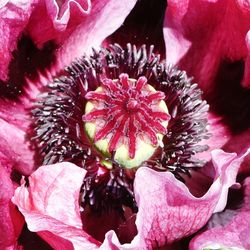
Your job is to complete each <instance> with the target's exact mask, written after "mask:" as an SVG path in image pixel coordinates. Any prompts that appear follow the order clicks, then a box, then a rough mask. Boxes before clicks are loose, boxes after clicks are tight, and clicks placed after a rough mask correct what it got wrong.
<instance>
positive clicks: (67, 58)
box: [58, 0, 136, 68]
mask: <svg viewBox="0 0 250 250" xmlns="http://www.w3.org/2000/svg"><path fill="white" fill-rule="evenodd" d="M135 3H136V0H128V1H125V2H124V1H116V0H103V1H93V2H92V8H91V11H90V13H89V15H87V16H86V17H85V18H84V19H83V20H82V22H81V23H80V25H79V26H77V28H76V29H75V30H74V31H73V32H72V33H71V34H70V36H69V37H67V40H65V42H64V43H63V46H62V47H61V48H60V49H59V52H58V57H59V59H58V60H59V68H61V67H62V66H64V65H68V64H69V63H70V62H71V61H72V60H73V59H74V58H76V57H79V55H83V54H84V53H85V52H90V50H91V49H92V48H93V47H98V46H100V44H101V43H102V42H103V40H104V39H105V38H106V37H107V36H109V35H110V34H112V33H113V32H114V31H115V30H116V29H117V28H119V27H120V26H121V25H122V23H123V22H124V20H125V18H126V16H127V15H128V14H129V13H130V11H131V10H132V8H133V7H134V5H135Z"/></svg>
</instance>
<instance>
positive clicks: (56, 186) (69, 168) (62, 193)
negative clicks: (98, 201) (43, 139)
mask: <svg viewBox="0 0 250 250" xmlns="http://www.w3.org/2000/svg"><path fill="white" fill-rule="evenodd" d="M85 174H86V171H85V170H83V169H81V168H79V167H76V166H75V165H74V164H71V163H59V164H55V165H48V166H43V167H40V168H39V169H38V170H37V171H35V172H34V173H33V174H32V175H31V176H30V177H29V187H28V188H27V187H26V185H25V184H22V185H21V187H19V188H17V189H16V191H15V195H14V197H13V200H12V201H13V202H14V203H15V204H16V205H17V206H18V208H19V210H20V212H21V213H22V214H23V215H24V217H25V220H26V222H27V224H28V228H29V230H30V231H33V232H38V234H39V235H40V236H41V237H42V238H43V239H44V240H46V241H47V242H48V243H49V244H50V245H51V246H52V247H53V248H54V249H58V250H59V249H60V250H61V249H65V250H69V249H86V250H87V249H93V250H94V249H96V248H97V245H98V242H96V241H95V240H94V239H93V238H91V237H90V236H89V235H88V234H87V233H85V232H84V231H83V230H82V223H81V218H80V210H79V204H78V197H79V191H80V187H81V184H82V181H83V178H84V176H85Z"/></svg>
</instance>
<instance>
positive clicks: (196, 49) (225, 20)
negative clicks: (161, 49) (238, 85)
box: [164, 0, 250, 91]
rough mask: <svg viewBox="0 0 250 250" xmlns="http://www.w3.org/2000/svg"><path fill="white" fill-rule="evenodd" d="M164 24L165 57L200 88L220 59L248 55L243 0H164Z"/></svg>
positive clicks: (249, 13) (249, 23)
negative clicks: (182, 70) (166, 0)
mask: <svg viewBox="0 0 250 250" xmlns="http://www.w3.org/2000/svg"><path fill="white" fill-rule="evenodd" d="M164 26H165V27H164V37H165V45H166V52H167V54H166V56H167V60H168V61H169V62H170V63H174V64H178V65H179V67H180V68H181V69H185V70H186V71H187V72H188V74H189V75H191V76H194V77H195V81H198V82H199V84H200V86H201V87H202V88H203V89H204V90H209V91H210V90H211V85H212V84H213V80H214V77H215V75H216V73H217V70H218V68H219V65H220V63H221V61H222V60H228V61H238V60H246V59H247V57H248V48H247V47H248V45H247V43H246V34H247V32H248V31H249V28H250V6H249V3H247V1H223V0H222V1H218V0H215V1H201V0H198V1H196V0H185V1H182V2H181V4H180V3H179V2H178V1H174V0H172V1H168V8H167V10H166V16H165V24H164ZM248 64H249V63H248V62H247V65H248ZM245 69H246V72H245V79H247V76H248V74H249V72H248V71H249V68H247V67H245Z"/></svg>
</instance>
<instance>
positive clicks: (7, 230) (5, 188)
mask: <svg viewBox="0 0 250 250" xmlns="http://www.w3.org/2000/svg"><path fill="white" fill-rule="evenodd" d="M13 194H14V187H13V184H12V182H11V180H10V178H9V174H8V173H7V171H6V170H5V169H4V168H3V167H2V166H1V165H0V207H1V209H0V228H1V230H0V249H8V247H9V248H10V249H11V248H12V247H14V246H15V245H16V241H17V239H18V236H19V234H20V232H21V229H22V226H23V224H24V220H23V218H22V216H21V214H20V213H19V212H18V210H17V209H16V207H15V206H14V205H13V204H12V203H11V201H10V199H11V197H12V196H13Z"/></svg>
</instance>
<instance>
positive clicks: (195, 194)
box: [0, 1, 249, 249]
mask: <svg viewBox="0 0 250 250" xmlns="http://www.w3.org/2000/svg"><path fill="white" fill-rule="evenodd" d="M151 4H152V6H153V7H155V9H154V10H161V12H160V13H161V14H162V13H163V11H162V10H164V8H163V7H165V5H166V4H165V3H163V1H159V3H158V4H153V3H152V2H150V1H149V2H147V3H146V4H145V2H144V1H141V2H138V3H137V5H136V6H135V7H134V5H135V1H129V2H127V3H126V4H123V3H117V2H116V1H102V2H100V1H93V2H90V1H81V2H80V1H77V2H76V1H66V2H64V3H60V2H49V1H45V2H43V1H34V2H31V1H29V2H27V3H26V5H25V4H20V6H19V5H18V4H13V3H11V2H6V3H4V4H3V8H2V10H3V13H4V16H5V17H6V18H5V19H3V21H2V23H3V25H6V26H7V27H8V28H7V31H9V34H10V35H9V36H6V35H5V36H3V37H4V39H5V40H4V39H3V43H2V44H3V45H4V46H5V47H4V48H5V49H3V51H4V52H6V53H5V55H4V57H3V58H4V60H3V62H4V63H2V64H1V65H0V66H1V71H0V72H2V74H1V79H2V80H4V81H5V82H3V85H2V86H1V88H2V93H3V95H2V98H1V123H2V126H1V130H2V132H1V138H2V139H1V140H2V147H1V155H2V157H1V165H2V166H3V167H2V179H3V182H2V183H3V184H2V185H3V190H7V191H6V193H3V194H1V195H2V197H3V198H1V201H3V202H2V204H3V206H2V207H3V210H2V211H9V212H8V213H7V215H8V216H7V217H1V218H2V225H3V226H4V227H5V228H6V232H8V233H7V234H3V237H1V238H2V242H0V243H1V246H2V247H3V248H7V247H12V248H15V247H16V248H20V247H21V248H22V247H23V248H24V249H25V248H27V247H28V243H27V241H29V240H27V237H26V236H25V235H26V234H29V231H32V232H36V233H37V235H39V236H40V237H41V238H42V239H43V241H42V240H41V239H40V238H38V237H36V236H33V237H35V238H34V241H36V243H35V244H37V245H36V249H38V248H39V247H46V248H48V249H49V246H48V245H46V243H45V242H47V243H49V245H50V246H51V247H52V248H53V249H98V248H100V249H152V248H157V247H163V246H165V247H166V248H170V249H171V248H176V247H177V248H178V247H182V246H181V245H178V244H179V243H174V242H178V241H181V240H182V239H183V238H184V237H187V236H190V235H193V234H194V233H196V232H197V231H198V230H199V229H201V228H202V227H203V226H204V225H205V224H206V223H207V221H208V220H209V218H210V217H211V216H212V214H213V213H217V212H221V211H223V210H224V208H225V206H226V203H227V195H228V189H229V188H230V187H231V186H234V187H236V188H239V184H237V181H236V177H237V173H238V171H239V169H240V166H242V162H243V161H244V160H245V159H246V156H247V155H248V153H249V150H247V149H248V148H249V145H248V144H247V143H248V142H247V140H246V138H242V134H243V133H244V134H245V135H248V134H249V133H248V132H247V131H246V129H247V128H248V121H249V120H247V118H248V116H247V115H246V114H247V103H248V100H249V99H248V98H247V97H249V92H248V91H247V90H245V89H243V88H242V87H237V90H238V91H239V94H238V92H237V95H236V96H235V99H236V100H237V104H238V105H239V107H240V108H242V109H241V110H242V115H241V117H240V118H239V117H238V118H235V119H234V116H233V115H235V113H234V112H230V110H228V109H227V108H225V105H224V103H223V102H222V101H221V100H219V101H217V98H216V97H218V94H221V96H220V97H221V99H222V100H225V99H226V100H227V98H228V97H229V96H230V95H229V94H228V93H227V91H225V92H226V93H225V94H222V93H221V92H220V91H219V90H220V88H217V85H216V84H215V83H216V81H220V80H221V78H220V72H219V71H220V70H218V68H219V66H218V65H219V63H218V61H219V60H220V54H219V52H218V54H216V55H214V57H215V58H216V60H218V61H216V62H217V63H212V64H211V65H209V66H210V67H209V70H208V72H204V68H203V67H200V65H202V66H203V65H205V62H204V64H200V63H197V62H199V61H196V59H197V58H203V56H201V55H200V54H199V52H197V51H199V49H196V47H195V45H196V42H197V39H198V38H199V36H197V35H195V34H196V33H195V32H194V33H193V32H191V33H190V34H187V33H188V31H190V30H191V31H192V29H190V28H188V27H189V26H188V25H189V24H190V23H189V22H184V23H182V21H183V19H182V18H183V16H185V15H187V16H189V17H190V16H192V18H191V17H190V19H188V20H189V21H190V22H194V23H195V21H197V20H198V21H197V23H195V25H196V26H195V27H196V28H197V29H198V28H200V30H204V29H205V28H206V26H205V28H204V27H203V26H202V25H203V23H204V22H200V20H205V17H207V16H208V15H209V14H208V13H207V12H205V14H204V13H203V12H201V13H198V11H197V13H198V14H197V15H198V17H197V16H196V14H193V15H191V14H192V13H193V12H192V11H191V14H190V15H189V12H188V11H189V9H188V8H185V7H187V6H189V4H190V5H191V2H190V3H189V2H187V3H186V5H184V4H183V5H180V6H179V8H181V9H180V11H178V6H176V5H175V3H173V2H171V1H169V3H168V7H167V10H166V17H165V24H164V26H165V28H164V32H165V33H164V36H165V42H166V51H167V56H166V59H167V61H169V62H171V63H172V62H174V64H176V65H178V66H179V68H180V70H178V69H177V68H176V67H174V66H169V65H168V64H166V63H165V62H164V61H161V60H160V58H159V54H158V52H160V53H161V54H162V55H164V48H163V47H164V46H162V44H161V42H159V43H157V41H158V40H160V39H161V37H162V33H161V32H162V25H159V20H162V19H163V15H162V16H159V15H158V13H156V14H152V16H153V17H154V15H155V20H158V22H156V23H157V25H156V23H155V22H154V18H152V19H153V20H152V21H151V20H150V23H151V25H152V26H151V27H153V29H155V32H153V31H152V30H150V29H147V28H148V27H147V25H146V24H145V23H146V22H144V21H143V22H142V23H143V25H145V27H146V28H145V29H144V30H143V32H142V34H143V35H142V36H141V35H140V31H141V30H140V31H139V29H138V28H137V27H136V25H138V23H140V21H142V19H143V18H142V16H141V14H140V13H143V14H145V12H144V11H145V10H149V11H151V9H152V6H151ZM145 5H146V6H145ZM195 6H196V7H197V8H198V7H199V6H198V5H195ZM214 6H215V7H214ZM218 6H220V5H213V6H212V7H210V8H208V9H209V10H210V9H212V10H213V11H214V12H215V10H214V9H213V8H216V7H218ZM133 7H134V9H133ZM157 7H158V9H157ZM234 7H235V6H231V5H230V6H228V9H231V10H232V12H233V10H234ZM241 7H247V6H241ZM132 9H133V10H132ZM239 9H240V8H239ZM239 9H237V11H239ZM131 10H132V12H131V13H130V11H131ZM191 10H192V8H191ZM243 10H244V13H245V15H246V17H247V13H248V12H247V8H243ZM129 13H130V14H129ZM128 14H129V16H128V18H127V19H126V21H125V23H124V25H123V26H121V28H120V29H119V30H118V31H116V32H115V33H114V34H112V35H111V36H109V35H110V34H111V33H113V32H114V31H115V30H116V29H117V28H118V27H119V26H120V25H121V24H122V23H123V22H124V19H125V17H126V16H127V15H128ZM199 14H200V16H199ZM226 14H227V12H226ZM13 15H17V17H18V18H20V22H19V24H20V25H19V26H18V27H17V28H16V25H15V28H13V27H12V26H13V25H14V24H16V20H17V19H16V18H15V19H13V18H10V17H13ZM43 16H47V17H48V18H43ZM203 18H204V19H203ZM135 20H136V21H135ZM237 20H238V19H237ZM217 21H218V20H217ZM218 22H219V21H218ZM239 22H240V21H239ZM215 23H216V22H215ZM200 24H201V25H200ZM185 25H187V29H186V30H185ZM190 25H191V24H190ZM156 27H158V29H156ZM244 27H245V26H244ZM126 29H128V30H129V32H126ZM211 29H212V28H211ZM159 30H160V32H159V33H158V31H159ZM134 31H135V33H134ZM184 31H185V34H183V33H182V32H184ZM244 32H245V30H244ZM244 32H243V31H242V34H244ZM12 33H13V34H12ZM245 33H246V32H245ZM21 34H25V37H24V36H23V38H21V39H20V37H21ZM145 34H146V35H145ZM192 35H193V36H192ZM27 37H28V38H27ZM201 37H202V36H201ZM208 37H209V36H208ZM17 39H20V41H19V43H18V44H17ZM128 39H129V41H128ZM225 39H226V38H225ZM241 41H242V39H241ZM117 42H118V43H120V45H119V44H117ZM129 42H133V43H134V44H136V45H137V46H135V45H131V44H130V43H129ZM152 42H156V49H155V51H156V52H154V51H153V47H152V46H149V45H150V44H151V43H152ZM101 43H103V48H99V47H98V46H99V45H100V44H101ZM34 44H35V45H34ZM143 44H146V45H147V46H145V45H143ZM16 45H17V46H18V49H17V51H19V52H17V53H16V54H15V52H14V53H13V54H12V55H14V60H13V59H12V60H11V52H12V51H13V50H14V49H15V48H16ZM191 45H192V46H193V47H192V48H191V47H189V46H191ZM28 46H29V47H28ZM204 46H206V44H205V43H204ZM91 47H96V49H94V50H93V52H90V49H91ZM27 48H28V49H27ZM245 48H246V47H245ZM192 49H194V50H193V51H194V53H198V55H199V56H201V57H199V56H194V57H192ZM20 51H21V52H22V53H24V54H25V53H26V54H25V57H24V56H23V55H22V53H20ZM169 51H170V52H169ZM242 51H243V50H242ZM246 51H247V50H244V53H243V52H242V53H238V54H237V55H238V57H239V58H240V59H242V60H245V61H246V64H245V65H247V62H248V54H247V52H246ZM30 52H32V53H31V54H30V55H29V56H28V57H27V53H30ZM204 53H205V52H204ZM204 53H203V54H202V53H201V54H202V55H204ZM207 53H208V56H209V58H210V57H211V58H212V55H211V51H210V50H208V51H207ZM189 54H190V57H189ZM235 54H236V53H235ZM225 55H227V54H226V53H225V54H222V58H224V56H225ZM238 57H231V54H230V59H232V60H235V58H236V59H238ZM183 58H184V59H183ZM185 58H192V60H188V59H186V61H185ZM205 58H206V57H205ZM24 59H25V61H23V60H24ZM182 60H183V61H182ZM214 60H215V59H214ZM191 61H192V67H194V70H192V69H193V68H192V67H191V68H190V67H189V64H190V62H191ZM9 62H10V64H9V67H8V69H9V75H8V74H7V73H6V72H7V66H6V65H8V63H9ZM24 62H25V63H24ZM19 63H20V64H19ZM23 63H24V65H23ZM206 63H207V61H206ZM207 64H208V63H207ZM27 65H28V66H29V67H28V68H26V67H27ZM65 66H67V67H66V68H65V69H63V67H65ZM195 66H196V67H195ZM236 66H238V65H236ZM204 67H205V66H204ZM16 68H17V69H18V71H15V70H14V71H13V69H16ZM245 68H246V70H245V77H244V81H243V84H242V85H244V87H245V86H246V85H247V84H246V83H247V81H248V80H247V79H248V75H247V74H248V71H247V66H245ZM226 69H227V68H226ZM181 70H186V71H187V72H188V73H189V74H190V75H191V76H194V77H195V81H198V82H199V84H200V87H201V88H202V89H203V90H204V95H202V92H201V90H200V88H199V86H198V85H197V84H194V83H193V80H192V79H191V78H189V77H188V76H187V75H186V73H185V72H184V71H181ZM197 72H198V73H199V74H197ZM201 72H204V75H202V74H201ZM241 73H242V72H241ZM200 76H202V77H203V78H202V77H200ZM205 76H206V77H207V78H204V77H205ZM216 77H218V80H217V79H216ZM236 77H238V75H236ZM17 80H18V81H17ZM237 80H238V81H240V80H241V79H237ZM223 81H224V80H223V79H222V80H221V82H222V83H223ZM17 82H20V85H18V84H17ZM23 82H25V84H24V85H23V84H22V83H23ZM4 84H5V85H4ZM206 84H207V85H206ZM216 88H217V89H216ZM239 89H240V90H239ZM204 97H205V99H207V101H208V102H209V104H210V105H211V109H210V110H211V111H212V112H211V111H210V112H208V105H207V102H206V101H205V99H204ZM232 105H233V104H231V103H230V108H231V107H234V106H232ZM232 117H233V119H232ZM241 123H243V125H242V124H241ZM239 124H240V125H239ZM208 125H209V126H208ZM236 125H239V126H236ZM6 132H7V133H6ZM233 132H234V133H236V132H237V133H238V134H237V135H235V136H232V133H233ZM209 136H210V138H208V137H209ZM232 142H235V143H232ZM14 144H15V147H13V145H14ZM238 144H240V146H237V145H238ZM223 145H225V146H224V149H225V150H227V151H231V152H234V151H236V152H237V153H238V155H237V154H235V153H226V152H224V151H222V150H220V149H218V148H221V147H222V146H223ZM208 146H209V147H210V149H209V150H208ZM236 146H237V147H236ZM203 160H206V161H207V162H208V163H207V164H206V165H205V166H203V165H204V162H203ZM244 166H246V167H245V168H242V167H241V172H242V171H243V170H244V171H245V172H247V171H248V164H247V163H246V161H245V165H244ZM20 174H22V175H24V176H26V177H25V178H24V177H21V176H20ZM10 175H11V179H10V177H9V176H10ZM28 176H29V177H28ZM27 177H28V178H27ZM5 183H6V184H5ZM5 185H6V186H5ZM18 185H21V186H20V187H17V186H18ZM14 189H16V190H15V195H14V197H13V198H12V202H13V203H14V204H15V205H16V206H17V207H18V210H19V211H20V212H21V213H19V212H18V211H17V208H16V207H15V206H14V205H13V204H12V203H11V202H10V197H11V196H12V195H13V193H14ZM246 197H247V195H246ZM244 211H245V210H244ZM21 214H22V215H23V217H22V216H21ZM240 216H241V215H240ZM240 216H239V218H241V217H240ZM237 218H238V217H237ZM23 219H25V222H26V223H27V227H28V229H29V230H27V229H25V227H24V229H23V230H22V233H21V236H20V230H21V229H22V225H23V223H24V222H23ZM212 220H213V219H212ZM239 220H240V219H239ZM239 220H238V221H239ZM236 222H237V219H235V221H234V220H233V222H232V223H231V224H232V225H233V226H234V225H235V223H236ZM231 224H230V225H231ZM230 225H229V226H226V227H225V228H230V227H231V226H230ZM242 228H243V229H242V230H243V231H244V230H245V228H244V225H242ZM204 230H205V228H204ZM216 230H217V229H216ZM242 230H241V231H240V233H241V232H242ZM208 232H210V231H208ZM244 232H245V231H244ZM240 233H239V234H240ZM204 234H206V232H205V233H204ZM235 234H236V235H239V234H237V232H236V233H235ZM211 235H213V233H211ZM25 237H26V238H25ZM197 237H198V238H197V239H199V236H197ZM201 237H203V234H201ZM17 238H18V243H16V240H17ZM234 238H237V236H236V237H234ZM243 240H245V238H243ZM193 242H196V238H194V241H192V242H191V245H190V246H192V244H194V243H193ZM235 242H236V243H239V241H237V239H236V240H235ZM210 243H211V242H209V243H208V244H206V245H204V246H203V245H202V247H206V248H211V247H213V246H211V244H210ZM236 243H235V244H236ZM243 243H244V242H243ZM243 243H242V244H241V245H239V246H240V247H242V246H244V247H245V246H246V244H245V245H244V244H243ZM180 244H181V243H180ZM216 246H217V245H216ZM32 247H33V248H34V245H33V246H31V248H32ZM198 247H200V245H199V243H198ZM198 247H196V248H195V249H199V248H198ZM219 247H221V245H219ZM223 247H235V246H234V245H233V246H232V245H228V246H227V245H223ZM236 247H237V246H236ZM182 249H183V248H182Z"/></svg>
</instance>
